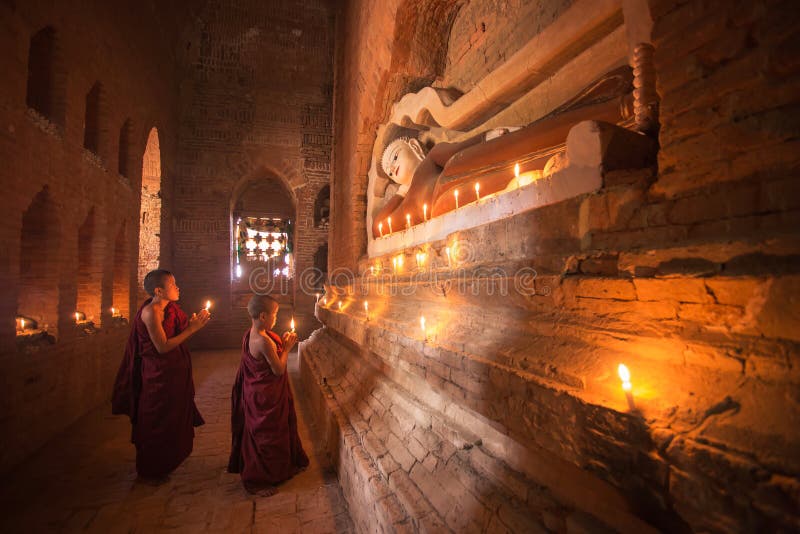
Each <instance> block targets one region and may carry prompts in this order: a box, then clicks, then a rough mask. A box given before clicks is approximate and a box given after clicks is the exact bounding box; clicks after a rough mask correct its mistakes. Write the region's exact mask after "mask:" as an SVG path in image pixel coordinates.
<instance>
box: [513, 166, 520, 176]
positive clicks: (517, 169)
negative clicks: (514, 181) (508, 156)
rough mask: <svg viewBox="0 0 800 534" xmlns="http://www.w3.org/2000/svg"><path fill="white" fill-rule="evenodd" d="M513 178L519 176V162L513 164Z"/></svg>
mask: <svg viewBox="0 0 800 534" xmlns="http://www.w3.org/2000/svg"><path fill="white" fill-rule="evenodd" d="M514 178H519V163H516V164H515V165H514Z"/></svg>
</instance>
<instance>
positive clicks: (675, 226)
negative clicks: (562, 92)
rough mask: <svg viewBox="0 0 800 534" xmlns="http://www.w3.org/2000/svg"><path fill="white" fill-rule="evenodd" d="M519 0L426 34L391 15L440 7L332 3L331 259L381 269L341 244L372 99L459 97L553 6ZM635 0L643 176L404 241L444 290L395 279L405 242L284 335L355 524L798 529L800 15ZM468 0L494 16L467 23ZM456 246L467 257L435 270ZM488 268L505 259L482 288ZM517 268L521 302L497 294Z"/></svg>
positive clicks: (357, 195)
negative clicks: (645, 74) (315, 321)
mask: <svg viewBox="0 0 800 534" xmlns="http://www.w3.org/2000/svg"><path fill="white" fill-rule="evenodd" d="M495 4H497V6H500V5H501V4H502V5H503V6H506V9H507V10H506V11H503V10H500V9H497V10H492V9H490V6H494V5H495ZM528 4H529V5H526V7H524V8H523V7H519V6H518V5H517V4H514V3H511V2H467V3H465V4H463V5H462V6H460V9H458V7H459V6H457V7H456V8H455V11H454V12H448V13H450V15H449V16H450V17H451V18H450V19H449V20H451V27H452V32H449V40H448V39H445V38H441V36H440V39H439V41H438V43H439V45H438V46H440V47H445V49H444V50H443V49H441V48H436V46H437V41H436V40H435V39H432V38H429V37H426V36H427V35H429V34H427V33H425V32H424V31H422V30H420V29H419V28H418V26H417V25H415V24H414V23H413V22H409V20H408V15H407V14H408V13H410V12H411V11H414V10H416V11H419V12H422V13H431V12H436V10H437V9H438V10H444V9H445V8H446V7H447V6H448V5H449V3H448V2H446V1H442V2H422V1H420V2H415V1H413V0H409V1H407V2H388V3H386V2H382V3H376V2H374V1H371V0H363V1H354V2H350V3H348V4H347V5H346V7H345V8H344V9H343V12H342V16H341V19H340V23H339V34H338V42H339V46H338V47H337V48H338V50H339V51H340V53H339V56H337V62H338V64H339V65H341V68H340V70H338V71H337V82H336V94H335V109H336V113H335V124H334V132H335V139H336V143H335V146H334V156H333V161H334V177H333V185H332V187H333V191H334V194H333V198H334V202H333V220H332V225H333V229H334V230H333V235H332V259H331V267H333V268H338V267H347V268H351V269H354V270H355V271H356V272H357V273H368V272H369V267H370V266H375V265H377V264H378V263H381V264H382V265H383V267H384V268H385V269H391V268H392V258H391V257H382V258H373V259H372V260H370V261H367V260H366V259H365V258H364V257H363V255H364V254H365V252H366V243H365V241H366V240H365V232H364V227H363V222H362V220H363V217H362V216H357V217H353V213H357V214H363V213H364V211H365V207H364V205H363V200H364V188H365V186H366V173H367V170H368V165H369V157H370V154H371V149H372V143H373V141H374V134H375V126H376V125H378V124H380V123H382V122H383V121H384V120H385V119H386V116H387V110H388V109H389V107H390V106H391V104H392V102H394V101H395V99H396V97H397V96H399V95H402V94H403V93H404V92H407V91H409V90H417V89H418V88H419V87H420V85H419V84H420V83H423V82H425V83H423V85H426V84H429V83H433V79H434V78H436V77H441V78H440V79H439V80H437V81H435V84H436V85H441V86H446V85H459V86H460V87H459V89H461V90H469V89H470V88H471V86H472V84H474V83H475V82H476V81H477V80H478V79H479V78H480V77H481V75H482V73H485V72H488V71H490V70H491V69H493V68H495V67H496V65H498V64H499V63H501V62H502V58H507V57H509V56H510V55H511V54H512V53H513V52H514V51H515V49H516V48H515V47H518V46H519V44H520V42H521V41H524V40H525V39H526V38H527V37H528V36H530V35H532V34H533V33H535V32H536V31H537V29H536V28H538V26H537V24H538V23H537V22H536V21H533V22H531V20H529V19H527V18H526V17H525V16H523V15H524V14H525V13H540V14H541V15H539V16H542V17H545V18H546V17H548V16H557V14H558V12H559V11H560V10H561V9H563V7H564V6H563V5H558V4H557V3H553V2H531V3H528ZM533 4H535V6H534V5H533ZM564 5H566V3H565V4H564ZM649 8H650V12H651V15H652V18H653V22H654V27H653V32H652V39H653V45H654V47H655V64H656V73H657V90H658V93H659V96H660V98H661V129H660V133H659V142H660V151H659V154H658V166H657V168H656V169H643V170H639V171H635V172H633V171H625V172H614V173H606V174H605V175H604V186H603V187H602V189H601V190H600V191H598V192H597V193H594V194H591V195H586V196H583V197H578V198H575V199H571V200H568V201H564V202H561V203H559V204H556V205H552V206H546V207H543V208H539V209H536V210H532V211H529V212H526V213H521V214H517V215H515V216H513V217H511V218H509V219H506V220H503V221H497V222H495V223H491V224H488V225H485V226H483V227H479V228H474V229H471V230H468V231H462V232H457V233H456V234H454V235H452V236H450V237H449V238H448V240H447V241H442V242H435V243H430V244H429V245H428V246H426V247H421V249H423V250H424V252H426V253H427V257H428V258H429V261H430V262H432V263H433V264H435V265H436V267H434V268H433V269H434V271H435V272H437V273H439V275H441V276H444V277H446V278H453V280H452V281H451V282H450V283H448V284H443V283H440V284H438V285H437V284H430V283H427V282H425V281H420V279H419V278H418V277H416V276H412V274H414V273H413V269H412V268H411V266H412V265H413V263H414V260H413V258H414V254H415V253H416V252H419V251H420V250H421V249H414V250H411V249H409V250H406V251H404V252H403V253H404V254H405V262H404V264H405V265H406V266H408V267H406V270H405V271H403V272H402V273H401V274H400V276H399V277H395V278H394V279H390V280H389V281H388V285H384V286H382V287H380V288H379V286H378V284H377V282H376V281H375V280H374V279H370V278H369V277H368V276H366V275H364V276H363V277H358V278H356V279H355V280H354V282H353V283H352V284H351V285H349V286H347V287H342V288H339V289H336V290H331V291H330V292H329V294H328V296H327V297H328V300H329V304H327V305H325V306H320V307H319V308H318V309H317V313H318V317H319V318H320V320H321V321H322V322H323V323H324V324H325V328H323V329H321V330H319V331H317V332H316V333H315V334H314V336H313V337H312V338H311V339H310V340H309V341H307V342H305V343H304V344H302V346H301V349H300V352H301V357H302V366H303V369H302V373H303V377H304V380H305V381H306V382H307V383H308V384H314V385H316V389H314V388H311V387H309V388H307V389H308V390H309V391H312V392H313V393H312V394H313V395H314V396H315V398H314V400H313V404H314V406H315V413H316V416H317V417H318V418H320V420H321V421H324V423H325V425H327V428H328V432H327V434H326V435H327V436H328V437H327V443H326V446H327V449H328V453H329V454H330V455H332V456H333V457H334V458H336V459H337V462H338V465H339V476H340V480H341V482H342V485H343V491H344V493H345V496H346V498H347V499H348V502H349V505H350V509H351V511H352V516H353V520H354V522H355V524H356V526H357V527H358V528H359V529H361V530H364V531H366V530H370V531H427V530H437V531H440V530H444V531H447V530H452V531H454V532H463V531H495V530H503V531H515V532H530V531H534V532H535V531H541V530H543V529H545V528H546V529H550V530H557V531H567V532H578V531H586V529H587V528H588V529H590V530H595V529H598V528H601V525H604V526H606V527H610V528H612V529H616V530H620V531H631V532H632V531H636V532H646V531H649V530H650V529H658V530H666V531H677V530H685V529H692V530H701V531H703V530H708V531H740V530H745V531H776V530H785V531H791V530H797V529H798V528H800V516H798V513H797V510H798V509H800V500H798V495H800V463H798V457H797V453H796V451H797V450H798V446H800V430H798V429H800V409H798V403H797V402H796V399H797V393H796V392H797V391H798V386H800V375H798V372H797V369H798V368H800V366H798V363H800V361H798V354H800V351H798V348H800V347H798V342H800V339H799V338H798V334H797V332H800V316H799V315H798V313H797V306H796V303H797V301H798V298H800V282H799V280H800V278H798V273H797V257H798V253H800V248H798V243H799V241H798V230H797V229H798V228H800V225H799V224H798V213H800V211H798V208H800V204H798V199H800V194H798V193H799V192H800V191H798V180H797V177H796V173H797V169H798V163H800V151H798V150H797V147H796V143H797V141H796V139H797V120H796V118H797V116H798V110H797V107H798V96H797V95H798V94H800V92H799V91H798V79H799V78H798V69H797V66H798V63H797V61H796V60H795V59H794V58H795V57H796V55H797V54H796V51H797V42H798V41H797V35H798V28H799V27H800V19H799V18H798V17H799V16H800V12H798V11H797V9H795V8H794V6H793V5H792V4H791V3H790V2H772V3H756V2H724V1H721V0H719V1H714V0H712V1H675V0H651V1H650V2H649ZM490 15H491V17H493V18H492V19H491V20H494V21H495V24H498V21H499V24H501V25H505V26H503V27H500V28H498V27H497V26H496V25H495V26H493V25H492V24H487V29H486V34H487V37H486V38H485V39H484V40H480V39H473V37H472V34H469V35H467V33H468V32H473V33H474V32H475V31H480V30H481V25H480V23H481V22H485V18H486V17H489V16H490ZM486 20H488V19H486ZM367 21H368V22H367ZM545 22H546V21H545ZM523 25H527V26H529V28H526V29H524V30H523V29H522V26H523ZM448 31H449V30H448ZM532 32H533V33H532ZM522 34H524V35H525V37H522V36H521V35H522ZM499 35H502V36H504V37H505V36H508V38H507V39H506V40H505V41H503V42H501V38H500V37H498V36H499ZM426 39H427V40H426ZM422 45H427V46H429V48H428V49H427V50H428V56H427V57H428V62H427V63H425V62H420V60H419V56H418V55H416V54H415V50H417V48H416V47H420V48H424V46H422ZM504 45H505V48H504ZM441 69H444V70H443V71H442V70H441ZM455 242H458V243H459V244H460V246H462V247H464V248H465V249H467V250H468V251H469V252H470V253H469V254H468V255H467V256H466V257H465V258H464V259H463V261H459V262H458V263H457V265H455V266H453V267H452V268H448V267H447V260H446V258H445V255H444V248H445V246H448V245H449V246H451V247H452V246H453V244H454V243H455ZM521 268H526V269H534V270H535V273H536V274H535V275H531V277H530V279H529V280H527V282H526V281H525V280H523V279H522V277H520V276H515V275H514V274H513V273H519V272H520V271H519V269H521ZM475 269H483V271H482V272H483V273H484V274H483V275H482V276H479V275H476V274H475V272H476V271H475ZM493 269H502V270H503V272H505V273H506V275H505V276H500V277H499V278H498V279H495V280H494V281H492V282H491V283H489V281H487V280H486V278H487V274H486V273H491V272H492V270H493ZM531 279H532V280H533V282H532V287H533V288H534V289H535V293H534V294H527V295H520V294H517V293H515V292H514V291H513V289H514V284H525V283H528V285H530V280H531ZM504 284H505V285H506V286H507V287H509V288H510V293H509V294H508V295H505V296H504V295H502V294H501V291H500V289H501V288H502V286H503V285H504ZM392 290H394V293H391V291H392ZM363 300H368V301H369V305H370V308H369V309H370V317H369V318H367V317H366V315H365V313H364V308H363ZM338 301H341V302H342V306H341V308H339V305H338ZM420 315H424V316H425V317H426V318H427V320H428V323H427V324H428V325H429V328H430V331H429V335H428V337H427V339H423V337H422V336H421V334H420V329H419V316H420ZM620 362H624V363H626V364H627V365H628V367H629V368H630V369H631V370H632V373H633V396H634V402H635V409H634V410H631V409H630V408H629V406H628V405H627V403H626V399H625V396H624V395H623V392H622V390H621V388H620V381H619V378H618V377H617V373H616V370H617V365H618V364H619V363H620Z"/></svg>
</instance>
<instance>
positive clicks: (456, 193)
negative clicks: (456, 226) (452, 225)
mask: <svg viewBox="0 0 800 534" xmlns="http://www.w3.org/2000/svg"><path fill="white" fill-rule="evenodd" d="M453 196H454V197H456V209H458V189H456V190H455V191H453Z"/></svg>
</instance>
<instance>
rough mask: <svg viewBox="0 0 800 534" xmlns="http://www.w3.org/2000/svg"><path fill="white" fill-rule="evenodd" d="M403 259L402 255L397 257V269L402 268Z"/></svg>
mask: <svg viewBox="0 0 800 534" xmlns="http://www.w3.org/2000/svg"><path fill="white" fill-rule="evenodd" d="M403 257H404V256H403V255H402V254H400V255H399V256H397V266H398V267H402V266H403Z"/></svg>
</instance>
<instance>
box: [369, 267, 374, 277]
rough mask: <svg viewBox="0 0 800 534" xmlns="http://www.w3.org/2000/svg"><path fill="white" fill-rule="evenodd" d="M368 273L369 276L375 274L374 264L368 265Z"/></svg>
mask: <svg viewBox="0 0 800 534" xmlns="http://www.w3.org/2000/svg"><path fill="white" fill-rule="evenodd" d="M369 274H370V275H371V276H375V266H374V265H370V266H369Z"/></svg>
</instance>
